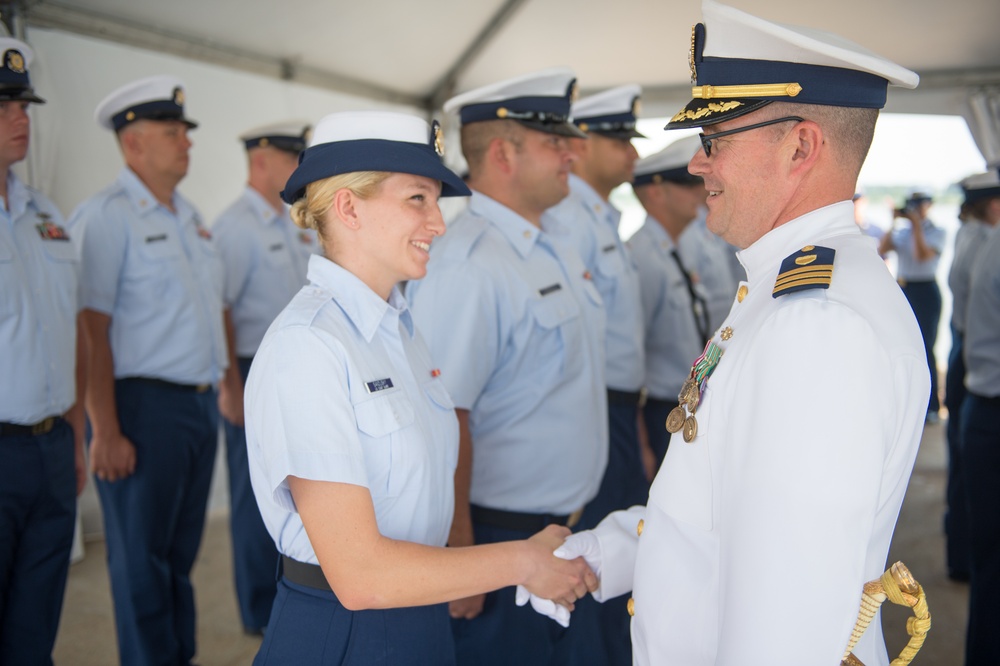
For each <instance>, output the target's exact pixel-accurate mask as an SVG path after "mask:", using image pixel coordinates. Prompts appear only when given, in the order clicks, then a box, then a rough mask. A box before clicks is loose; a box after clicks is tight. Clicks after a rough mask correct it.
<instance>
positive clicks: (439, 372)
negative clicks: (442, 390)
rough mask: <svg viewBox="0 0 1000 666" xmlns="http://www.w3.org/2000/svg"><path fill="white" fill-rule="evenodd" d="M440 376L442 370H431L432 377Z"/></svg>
mask: <svg viewBox="0 0 1000 666" xmlns="http://www.w3.org/2000/svg"><path fill="white" fill-rule="evenodd" d="M440 376H441V371H440V370H439V369H437V368H434V369H433V370H431V377H440Z"/></svg>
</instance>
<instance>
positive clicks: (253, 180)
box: [212, 122, 320, 635]
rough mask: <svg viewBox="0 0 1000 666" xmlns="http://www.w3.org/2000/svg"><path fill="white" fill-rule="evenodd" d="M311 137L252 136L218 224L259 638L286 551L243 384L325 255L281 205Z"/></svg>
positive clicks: (236, 510) (236, 569) (229, 393)
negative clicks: (253, 478)
mask: <svg viewBox="0 0 1000 666" xmlns="http://www.w3.org/2000/svg"><path fill="white" fill-rule="evenodd" d="M308 131H309V126H308V125H307V124H306V123H302V122H283V123H276V124H271V125H266V126H264V127H257V128H255V129H252V130H248V131H247V132H244V133H243V135H242V136H241V137H240V142H241V143H242V144H243V146H244V148H246V151H247V165H248V171H249V174H248V179H247V186H246V188H245V189H244V190H243V193H242V194H241V195H240V197H239V198H238V199H237V200H236V201H234V202H233V203H232V205H230V206H229V207H228V208H227V209H226V210H224V211H222V214H221V215H219V218H218V219H217V220H216V221H215V224H214V225H212V233H213V235H214V236H215V245H216V248H217V249H218V252H219V256H220V257H221V258H222V264H223V267H224V269H225V304H226V311H225V314H224V316H225V322H226V343H227V345H226V346H227V347H228V349H229V368H227V369H226V374H225V376H224V377H223V380H222V382H221V383H220V384H219V412H220V413H221V415H222V418H223V426H224V428H225V431H226V462H227V463H228V469H229V507H230V513H229V525H230V530H231V532H232V537H233V575H234V578H235V581H236V596H237V601H238V602H239V609H240V619H241V620H242V621H243V630H244V631H245V632H246V633H248V634H255V635H259V634H261V633H262V632H263V630H264V629H265V628H266V627H267V622H268V618H269V617H270V615H271V604H272V603H273V602H274V595H275V593H276V591H277V586H276V582H275V575H274V574H275V569H276V567H277V562H278V550H277V548H275V546H274V542H273V541H272V540H271V535H270V534H268V533H267V528H265V527H264V521H263V520H262V519H261V517H260V509H258V508H257V500H256V499H254V495H253V488H251V487H250V470H249V467H248V466H247V441H246V433H245V432H244V430H243V383H244V382H245V381H246V377H247V373H248V372H250V363H251V362H252V361H253V357H254V354H256V353H257V347H258V346H259V345H260V341H261V339H263V337H264V333H265V332H266V331H267V328H268V327H269V326H270V325H271V322H272V321H274V318H275V317H276V316H278V314H279V313H280V312H281V311H282V309H284V307H285V306H286V305H288V302H289V301H290V300H292V297H293V296H295V294H297V293H298V291H299V289H301V288H302V285H304V284H305V283H306V268H307V264H308V263H309V255H310V254H313V253H314V252H319V251H320V248H319V243H317V242H316V234H314V233H312V232H309V231H305V230H302V229H299V228H298V227H296V226H295V224H294V223H293V222H292V218H291V217H289V215H288V207H287V206H286V205H285V203H284V202H283V201H282V200H281V191H282V190H283V189H285V183H286V182H287V181H288V177H289V176H291V175H292V172H293V171H295V167H296V166H298V163H299V153H301V152H302V151H303V150H305V147H306V135H307V133H308Z"/></svg>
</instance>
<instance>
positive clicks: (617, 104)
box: [572, 83, 642, 121]
mask: <svg viewBox="0 0 1000 666" xmlns="http://www.w3.org/2000/svg"><path fill="white" fill-rule="evenodd" d="M641 95H642V87H641V86H639V85H637V84H634V83H630V84H628V85H624V86H618V87H617V88H611V89H609V90H603V91H601V92H599V93H595V94H593V95H587V96H586V97H583V98H581V99H580V100H579V101H577V102H576V103H575V104H573V107H572V108H573V120H576V121H580V120H585V119H587V118H597V117H600V116H610V115H617V114H621V113H635V109H634V108H633V103H634V102H635V100H636V98H637V97H640V96H641Z"/></svg>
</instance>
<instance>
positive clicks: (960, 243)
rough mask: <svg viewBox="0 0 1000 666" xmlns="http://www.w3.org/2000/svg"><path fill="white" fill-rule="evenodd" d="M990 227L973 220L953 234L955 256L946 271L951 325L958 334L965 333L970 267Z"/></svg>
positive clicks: (970, 282) (970, 275) (981, 247)
mask: <svg viewBox="0 0 1000 666" xmlns="http://www.w3.org/2000/svg"><path fill="white" fill-rule="evenodd" d="M989 233H990V226H989V225H987V224H986V223H985V222H983V221H982V220H977V219H975V218H973V219H970V220H969V221H967V222H965V223H964V224H963V225H962V226H961V227H959V229H958V233H956V234H955V254H954V255H953V256H952V259H951V269H950V270H949V271H948V288H949V289H951V298H952V301H951V325H952V326H954V327H955V330H957V331H959V332H960V333H964V332H965V318H966V313H967V312H968V308H969V287H970V286H971V285H972V267H973V266H974V265H975V262H976V257H978V256H979V252H980V250H982V249H983V246H984V245H985V244H986V239H987V238H988V237H989Z"/></svg>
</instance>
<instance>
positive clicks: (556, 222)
mask: <svg viewBox="0 0 1000 666" xmlns="http://www.w3.org/2000/svg"><path fill="white" fill-rule="evenodd" d="M569 188H570V193H569V196H567V197H566V198H565V199H563V200H562V201H561V202H560V203H559V204H557V205H556V206H553V207H552V208H551V209H549V211H548V213H547V215H546V217H545V218H544V219H543V221H542V228H543V229H544V230H545V232H546V233H547V234H550V235H552V236H554V237H556V238H560V239H562V240H563V241H564V242H565V243H567V244H568V245H572V246H573V247H574V248H576V250H577V251H578V252H579V254H580V258H581V259H583V265H584V266H585V267H586V268H587V270H588V271H590V274H591V276H592V279H593V282H594V286H595V287H597V291H598V292H600V294H601V299H602V300H603V301H604V311H605V312H606V314H607V349H606V350H605V351H606V356H607V365H606V367H605V372H606V376H607V381H608V387H610V388H613V389H617V390H619V391H638V390H639V389H640V388H642V380H643V374H644V372H645V370H644V368H645V361H644V360H643V353H644V351H643V339H642V331H643V328H642V304H641V303H640V302H639V273H638V271H637V270H636V267H635V261H634V260H633V258H632V256H631V253H630V252H629V248H628V247H627V246H626V245H625V243H624V242H622V239H621V236H619V235H618V223H619V222H620V221H621V216H622V214H621V212H620V211H619V210H618V209H617V208H615V207H614V206H612V205H611V204H610V203H608V202H607V201H605V200H604V199H602V198H601V195H599V194H598V193H597V192H595V191H594V188H592V187H591V186H590V185H588V184H587V183H586V181H584V180H583V179H582V178H580V177H579V176H576V175H574V174H570V176H569Z"/></svg>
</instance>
